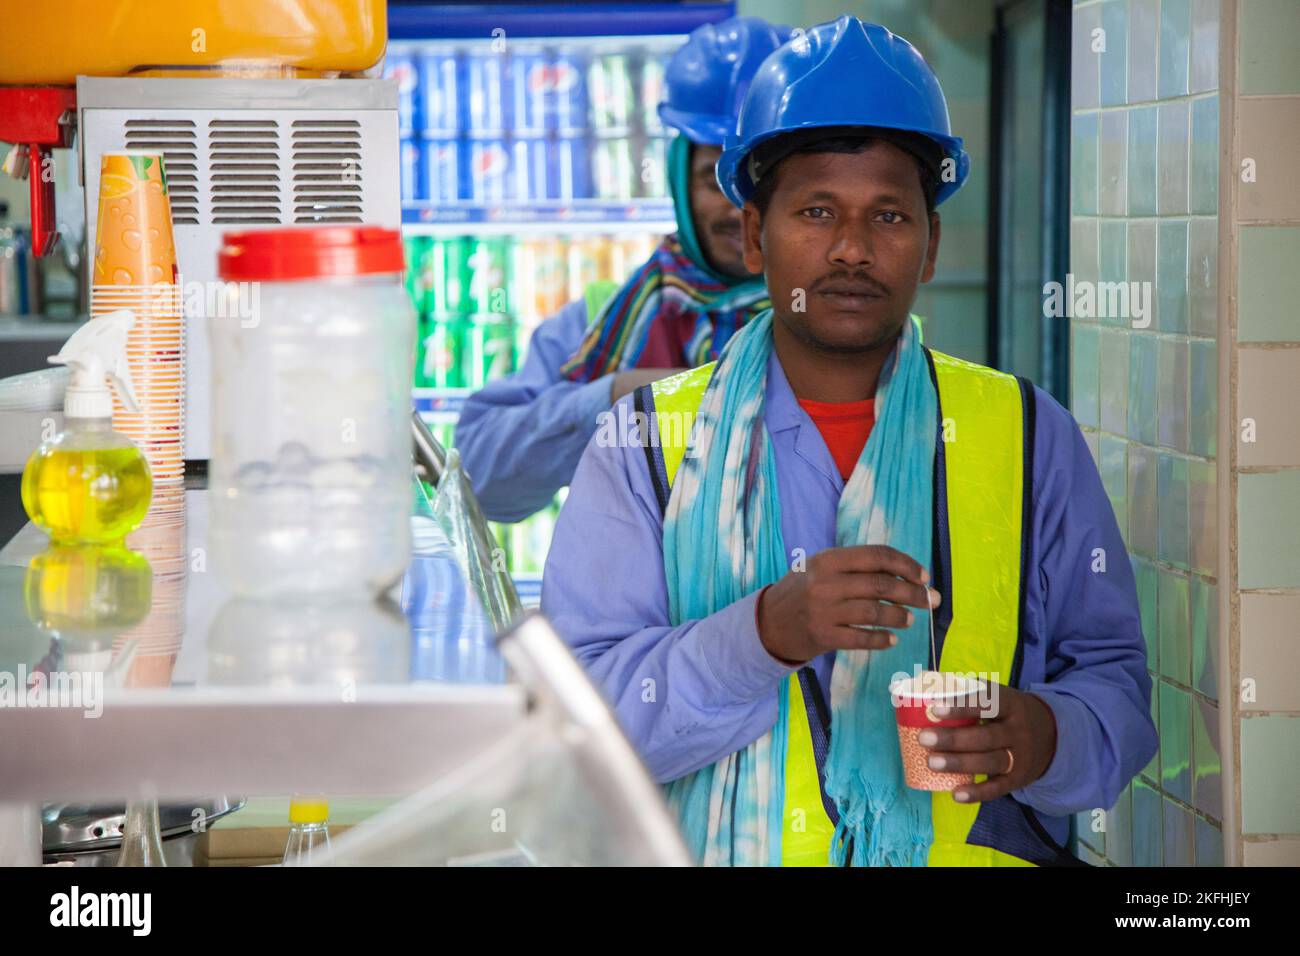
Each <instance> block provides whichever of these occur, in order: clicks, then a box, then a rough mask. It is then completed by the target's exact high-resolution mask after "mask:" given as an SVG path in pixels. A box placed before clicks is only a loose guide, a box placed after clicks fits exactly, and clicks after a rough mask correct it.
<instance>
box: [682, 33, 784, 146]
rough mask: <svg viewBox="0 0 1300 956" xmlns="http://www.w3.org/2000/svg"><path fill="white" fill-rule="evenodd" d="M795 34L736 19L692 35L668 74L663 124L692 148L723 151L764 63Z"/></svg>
mask: <svg viewBox="0 0 1300 956" xmlns="http://www.w3.org/2000/svg"><path fill="white" fill-rule="evenodd" d="M792 32H793V31H792V30H791V28H790V27H787V26H777V25H775V24H771V23H768V22H767V21H766V20H763V19H760V18H759V17H732V18H731V19H729V20H723V21H722V22H721V23H706V24H705V25H704V26H702V27H696V28H695V29H694V30H692V31H691V35H690V36H689V37H688V38H687V40H686V43H685V44H684V45H683V46H681V47H680V48H679V49H678V50H677V52H676V53H674V54H673V58H672V59H671V60H670V61H669V63H668V68H667V69H666V70H665V71H664V85H665V86H666V87H667V97H666V99H665V101H664V102H663V103H660V104H659V118H660V119H661V120H663V121H664V123H666V124H667V125H669V126H672V127H674V128H675V129H677V130H679V131H681V132H682V133H684V134H685V135H686V138H687V139H689V140H690V141H691V142H694V143H700V144H703V145H706V146H721V145H722V144H723V142H724V141H725V140H726V138H727V136H728V134H730V133H731V132H732V130H733V129H735V126H736V114H737V113H738V112H739V111H740V104H741V102H742V101H743V100H744V98H745V91H746V90H747V89H749V81H750V80H751V79H752V78H753V76H754V71H755V70H757V69H758V67H759V65H760V64H761V63H762V62H763V60H764V58H765V57H766V56H767V55H768V54H769V53H771V52H772V51H773V50H775V49H776V48H777V47H779V46H780V45H781V44H782V43H784V42H785V41H786V40H788V39H789V38H790V34H791V33H792Z"/></svg>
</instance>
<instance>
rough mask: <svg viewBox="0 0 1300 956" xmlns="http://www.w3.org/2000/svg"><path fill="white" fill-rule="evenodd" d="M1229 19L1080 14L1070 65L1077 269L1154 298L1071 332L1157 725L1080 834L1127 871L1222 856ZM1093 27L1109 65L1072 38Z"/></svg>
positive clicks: (1092, 849)
mask: <svg viewBox="0 0 1300 956" xmlns="http://www.w3.org/2000/svg"><path fill="white" fill-rule="evenodd" d="M1218 15H1219V3H1218V2H1217V0H1214V2H1208V3H1207V2H1205V0H1100V2H1097V0H1092V2H1084V3H1079V4H1077V5H1076V6H1075V8H1074V30H1075V36H1076V42H1075V44H1074V47H1073V49H1074V52H1075V56H1076V59H1077V58H1078V57H1080V56H1086V57H1089V58H1091V59H1090V61H1085V62H1076V63H1075V64H1074V69H1073V83H1074V88H1073V90H1072V106H1073V117H1072V124H1071V130H1072V134H1073V136H1074V142H1073V144H1072V149H1071V159H1072V161H1073V166H1072V169H1071V194H1072V195H1071V205H1070V208H1071V213H1072V217H1073V221H1072V223H1071V233H1070V234H1071V239H1072V246H1071V251H1070V257H1071V271H1073V272H1074V273H1075V276H1076V281H1078V280H1080V279H1085V280H1086V279H1087V278H1089V277H1090V276H1089V275H1088V272H1089V270H1093V271H1094V272H1095V274H1096V276H1097V278H1098V279H1099V280H1100V281H1102V282H1142V283H1148V286H1147V288H1148V289H1149V290H1150V292H1151V295H1152V302H1151V305H1150V311H1149V314H1148V315H1147V316H1146V318H1145V320H1144V319H1143V318H1142V317H1140V316H1138V315H1137V314H1136V312H1135V310H1130V314H1129V315H1127V316H1118V317H1116V316H1110V317H1103V318H1099V319H1084V318H1075V319H1073V320H1072V325H1073V330H1072V331H1073V334H1072V336H1071V343H1072V347H1073V352H1072V355H1071V367H1072V388H1071V396H1072V400H1073V406H1072V411H1073V412H1074V415H1075V418H1076V419H1077V420H1078V422H1079V424H1080V426H1081V427H1082V428H1083V429H1084V432H1085V436H1086V437H1088V438H1089V446H1090V447H1092V448H1094V449H1095V451H1096V454H1097V456H1098V467H1099V470H1100V472H1101V475H1102V483H1103V484H1104V485H1105V488H1106V493H1107V495H1108V496H1109V498H1110V501H1111V504H1112V506H1113V507H1114V508H1115V513H1116V517H1117V519H1118V521H1119V526H1120V530H1121V531H1122V532H1123V534H1124V536H1125V543H1126V545H1127V546H1128V549H1129V552H1130V555H1131V557H1132V560H1133V566H1134V574H1135V577H1136V580H1137V588H1138V599H1139V602H1140V604H1141V608H1142V626H1143V632H1144V636H1145V638H1146V642H1147V648H1148V660H1147V666H1148V669H1149V671H1150V672H1151V676H1152V680H1153V683H1154V686H1153V693H1152V700H1151V709H1152V716H1153V718H1154V719H1155V721H1156V724H1157V727H1158V728H1159V731H1160V749H1159V751H1158V752H1157V753H1156V755H1155V756H1154V757H1153V758H1152V760H1151V763H1150V764H1149V765H1148V766H1147V767H1146V768H1144V769H1143V771H1142V772H1141V773H1140V774H1139V775H1138V777H1137V779H1136V780H1135V781H1134V782H1133V783H1132V784H1131V785H1130V786H1129V787H1128V788H1127V789H1126V790H1125V792H1124V794H1123V795H1122V797H1121V798H1120V800H1119V802H1118V803H1117V804H1116V806H1115V807H1113V808H1107V809H1108V813H1107V826H1106V831H1105V839H1104V840H1098V839H1095V838H1094V839H1092V840H1091V841H1088V840H1083V839H1082V838H1081V841H1080V842H1081V844H1082V845H1083V848H1084V850H1085V852H1086V854H1087V859H1089V861H1090V862H1104V863H1108V864H1114V865H1120V866H1129V865H1137V866H1142V865H1148V866H1165V865H1169V866H1183V865H1211V866H1213V865H1218V864H1219V863H1221V861H1222V859H1223V850H1222V845H1221V843H1219V842H1216V841H1218V840H1220V838H1221V833H1222V823H1221V817H1222V808H1221V806H1220V805H1221V802H1222V801H1221V800H1218V799H1215V798H1214V794H1211V792H1210V791H1211V790H1212V789H1213V788H1215V787H1217V786H1218V785H1219V780H1220V767H1219V763H1220V762H1219V754H1218V737H1219V735H1218V724H1217V721H1218V706H1219V705H1218V700H1217V693H1216V691H1217V688H1216V687H1215V684H1216V679H1215V673H1214V669H1215V668H1216V667H1217V661H1218V606H1217V603H1214V602H1216V601H1217V596H1218V581H1217V578H1216V574H1217V561H1216V555H1217V535H1216V529H1217V520H1216V519H1217V503H1216V491H1217V484H1216V481H1215V475H1216V463H1215V452H1216V440H1215V431H1216V429H1217V428H1218V425H1219V421H1218V402H1217V388H1218V375H1217V364H1216V363H1217V356H1218V351H1217V344H1218V343H1217V335H1218V301H1217V272H1218V175H1219V157H1218V149H1219V97H1218V53H1219V43H1218V36H1219V24H1218ZM1094 27H1096V28H1100V29H1102V30H1104V31H1105V46H1106V52H1105V53H1103V54H1101V55H1097V54H1094V53H1092V52H1091V49H1090V46H1089V45H1088V44H1080V42H1079V35H1080V31H1084V32H1086V33H1087V35H1091V31H1092V29H1093V28H1094ZM1094 236H1095V237H1096V239H1095V242H1096V245H1095V246H1093V245H1092V244H1091V243H1092V241H1093V239H1092V237H1094ZM1094 251H1095V253H1096V256H1095V259H1094V258H1093V253H1094ZM1094 263H1095V265H1094ZM1296 272H1297V273H1300V270H1296ZM1085 816H1086V815H1082V814H1081V815H1080V821H1082V820H1083V818H1084V817H1085ZM1081 828H1082V822H1080V832H1081V833H1082V829H1081Z"/></svg>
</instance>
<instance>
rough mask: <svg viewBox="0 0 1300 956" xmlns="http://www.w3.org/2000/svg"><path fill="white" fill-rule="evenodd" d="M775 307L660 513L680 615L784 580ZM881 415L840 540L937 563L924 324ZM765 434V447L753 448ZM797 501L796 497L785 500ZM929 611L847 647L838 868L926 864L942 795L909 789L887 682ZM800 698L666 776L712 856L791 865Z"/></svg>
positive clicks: (919, 648) (733, 358)
mask: <svg viewBox="0 0 1300 956" xmlns="http://www.w3.org/2000/svg"><path fill="white" fill-rule="evenodd" d="M771 351H772V313H771V310H768V311H767V312H764V313H763V314H762V315H760V316H758V317H757V318H755V319H754V320H753V321H752V322H750V323H749V324H748V325H747V326H745V328H744V329H742V330H741V331H740V332H739V333H737V334H736V335H735V336H733V337H732V339H731V341H730V343H729V344H728V345H727V348H726V349H725V350H724V351H723V353H722V357H721V358H720V359H719V360H718V364H717V367H716V368H715V369H714V372H713V376H712V378H711V379H710V381H709V385H708V387H707V389H706V390H705V393H704V396H703V398H702V400H701V403H700V409H699V413H698V414H697V416H696V419H695V425H694V429H693V431H692V435H691V446H690V454H688V455H686V457H685V458H684V459H683V460H682V464H681V466H680V468H679V469H678V472H677V474H676V476H675V479H674V481H673V487H672V493H671V496H670V497H669V501H668V510H667V513H666V515H665V518H664V533H663V543H664V570H665V572H666V575H667V582H668V607H669V619H670V621H671V623H672V624H674V625H677V624H681V623H683V622H685V621H689V620H698V619H700V618H704V617H707V616H708V615H710V614H713V613H715V612H717V611H720V610H722V609H723V608H725V607H727V606H728V605H730V604H732V603H734V602H736V601H738V600H740V599H741V598H743V597H745V596H746V595H748V594H752V593H754V592H755V591H757V590H759V589H760V588H762V587H763V586H764V585H767V584H770V583H772V582H774V581H777V580H779V579H780V578H781V577H782V576H784V575H785V573H786V570H787V562H788V560H789V557H788V552H787V550H786V546H785V542H784V540H783V536H782V532H781V499H780V496H779V494H778V489H777V476H776V463H775V460H774V456H773V453H772V442H771V438H770V436H769V435H768V432H767V428H766V427H765V426H764V418H763V408H764V401H765V392H766V385H767V369H768V358H769V356H770V354H771ZM876 415H877V418H876V424H875V426H874V427H873V428H872V430H871V436H870V438H868V440H867V443H866V445H865V446H864V447H863V449H862V453H861V455H860V456H859V458H858V463H857V465H856V467H855V468H854V471H853V474H852V475H851V476H850V477H849V480H848V482H847V484H846V485H845V487H844V491H843V493H842V494H841V496H840V501H839V506H838V510H837V513H836V523H835V543H836V545H837V546H839V547H845V546H849V545H857V544H887V545H890V546H891V547H894V548H897V549H898V550H900V551H902V552H904V553H905V554H909V555H911V556H912V557H913V558H914V559H916V561H917V562H919V563H920V564H921V566H922V567H927V568H928V567H929V566H930V557H931V554H930V551H931V512H932V504H933V487H932V484H931V482H932V479H933V473H934V455H935V437H936V428H937V426H938V398H937V396H936V395H935V390H934V385H933V383H932V382H931V380H930V374H929V368H928V364H927V362H926V360H925V355H924V352H923V350H922V347H921V342H920V326H919V323H917V322H916V321H915V320H913V321H909V322H908V323H906V324H905V326H904V328H903V332H902V334H901V335H900V336H899V338H898V342H897V344H896V346H895V348H894V351H893V352H892V353H891V355H890V358H889V359H888V361H887V362H886V363H885V367H884V369H883V370H882V372H881V376H880V382H879V384H878V386H877V389H876ZM755 443H757V448H755V447H754V446H755ZM789 503H790V504H791V505H794V506H797V503H798V499H797V498H795V499H793V500H791V501H790V502H789ZM927 624H928V621H927V619H926V617H925V615H924V614H917V615H916V617H915V620H914V622H913V624H912V626H911V627H909V628H907V629H905V630H902V631H899V632H897V633H898V638H899V640H898V643H897V644H896V645H894V646H893V647H891V648H889V649H887V650H883V651H840V652H838V653H837V654H836V656H835V667H834V671H833V677H832V680H831V743H830V751H829V753H828V754H827V758H826V792H827V794H828V795H829V796H830V797H831V798H832V799H833V800H834V801H835V804H836V806H837V807H838V808H839V812H840V820H839V823H838V824H837V826H836V829H835V836H834V838H833V839H832V845H831V851H830V858H829V860H828V862H829V863H831V864H833V865H843V864H844V863H845V858H846V856H847V855H848V852H849V851H848V847H850V846H851V847H852V851H851V852H852V856H851V860H850V862H852V863H853V865H855V866H924V865H925V862H926V857H927V853H928V849H929V845H930V843H931V842H932V841H933V827H932V823H931V819H930V794H929V793H927V792H923V791H918V790H912V789H909V788H908V787H907V786H906V785H905V784H904V782H903V767H902V760H901V757H900V755H899V747H898V732H897V728H896V723H895V716H894V711H893V707H892V705H891V704H890V700H889V693H888V685H889V682H890V679H891V678H892V677H894V676H895V675H897V674H899V673H903V674H910V673H912V670H913V667H914V666H915V665H920V666H922V667H924V666H925V665H926V663H927V661H928V659H929V640H928V635H929V631H928V628H927ZM787 700H788V696H787V695H786V694H785V693H780V694H778V704H777V719H776V723H775V724H774V725H773V727H772V728H771V729H770V730H768V731H767V732H766V733H764V734H763V736H761V737H760V738H758V739H757V740H755V741H753V742H752V743H750V744H749V745H748V746H746V747H744V748H742V749H741V750H738V751H736V752H735V753H733V754H731V755H729V756H727V757H724V758H723V759H721V760H719V761H718V762H717V763H715V764H712V765H711V766H708V767H704V768H703V769H701V770H697V771H695V772H694V773H691V774H688V775H687V776H685V777H682V778H681V779H679V780H675V781H673V782H672V783H670V784H669V785H668V801H669V804H670V805H671V806H672V807H673V808H674V809H675V810H676V811H677V813H678V816H679V818H680V820H681V823H682V830H683V833H684V835H685V837H686V843H687V846H688V847H690V848H691V849H692V851H693V852H694V853H695V854H696V857H697V859H699V860H700V861H701V862H703V863H704V864H706V865H740V866H762V865H779V864H780V862H781V833H782V813H783V808H784V796H785V757H786V746H787V737H788V731H789V714H788V712H787Z"/></svg>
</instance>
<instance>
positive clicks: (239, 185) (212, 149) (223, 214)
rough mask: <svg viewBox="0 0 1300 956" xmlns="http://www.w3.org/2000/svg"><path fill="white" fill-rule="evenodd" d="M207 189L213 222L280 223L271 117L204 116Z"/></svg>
mask: <svg viewBox="0 0 1300 956" xmlns="http://www.w3.org/2000/svg"><path fill="white" fill-rule="evenodd" d="M208 187H209V193H210V200H211V203H212V217H211V221H212V222H213V223H215V224H222V225H256V224H259V223H269V224H273V225H274V224H278V223H280V222H281V221H282V219H281V197H280V130H279V124H278V123H277V122H276V121H275V120H226V119H214V120H210V121H209V122H208Z"/></svg>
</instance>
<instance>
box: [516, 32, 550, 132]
mask: <svg viewBox="0 0 1300 956" xmlns="http://www.w3.org/2000/svg"><path fill="white" fill-rule="evenodd" d="M549 69H550V64H549V63H548V62H547V57H546V54H545V53H544V52H543V50H542V49H541V47H520V46H516V47H515V48H514V52H513V53H512V54H511V58H510V111H511V114H512V118H513V119H514V131H515V133H516V134H517V135H521V136H536V135H540V134H542V133H544V132H545V131H546V112H547V111H546V88H547V85H548V83H549V77H548V71H549Z"/></svg>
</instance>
